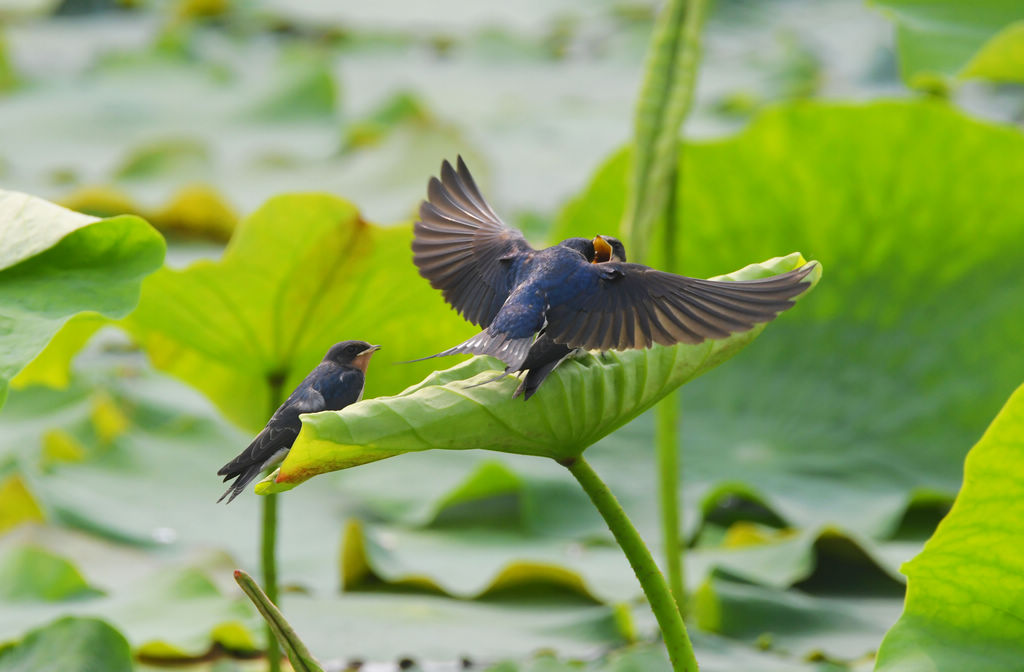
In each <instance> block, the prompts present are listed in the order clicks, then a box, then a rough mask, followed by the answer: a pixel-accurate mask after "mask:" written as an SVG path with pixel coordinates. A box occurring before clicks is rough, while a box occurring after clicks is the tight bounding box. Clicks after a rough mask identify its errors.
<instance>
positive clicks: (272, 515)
mask: <svg viewBox="0 0 1024 672" xmlns="http://www.w3.org/2000/svg"><path fill="white" fill-rule="evenodd" d="M261 541H262V556H261V559H262V562H263V587H264V589H265V591H266V593H267V598H268V599H269V600H270V601H271V602H272V603H274V604H277V553H276V550H277V548H276V547H277V495H267V496H266V497H264V498H263V534H262V539H261ZM267 662H268V663H269V665H268V666H267V669H268V670H270V672H281V649H280V648H279V647H278V644H277V637H276V636H275V634H274V629H273V627H271V625H270V624H269V623H268V624H267Z"/></svg>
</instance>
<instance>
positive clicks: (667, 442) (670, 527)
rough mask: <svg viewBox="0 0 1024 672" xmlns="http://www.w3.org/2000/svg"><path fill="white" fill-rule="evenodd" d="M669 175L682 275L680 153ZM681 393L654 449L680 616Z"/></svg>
mask: <svg viewBox="0 0 1024 672" xmlns="http://www.w3.org/2000/svg"><path fill="white" fill-rule="evenodd" d="M675 158H676V160H675V162H674V163H673V164H672V170H671V171H670V172H669V179H670V182H669V185H670V186H669V192H668V201H666V202H665V227H664V228H663V229H662V248H663V251H664V252H663V254H664V264H665V265H664V268H665V270H666V271H670V272H672V273H676V272H678V270H679V269H678V267H677V265H678V255H677V254H676V233H677V230H678V222H679V207H678V205H679V204H678V199H677V196H676V194H677V186H678V184H677V183H678V181H679V172H680V171H679V153H678V152H676V154H675ZM679 398H680V394H679V391H678V390H676V391H674V392H672V393H671V394H669V395H668V396H667V397H665V398H664V399H662V400H661V401H660V402H658V408H657V410H656V411H655V413H656V414H657V424H656V425H655V430H654V445H655V449H656V452H657V455H658V504H659V506H660V508H661V533H662V543H663V545H664V548H665V568H666V569H667V570H668V585H669V586H671V588H672V595H673V597H675V598H676V604H677V605H678V607H679V612H680V613H682V614H685V613H686V575H685V574H684V566H683V544H682V543H681V540H680V535H679V518H680V511H679V508H680V506H682V504H681V503H680V501H679V452H680V451H679V415H680V413H679Z"/></svg>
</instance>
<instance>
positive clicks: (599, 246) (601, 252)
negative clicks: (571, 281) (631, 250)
mask: <svg viewBox="0 0 1024 672" xmlns="http://www.w3.org/2000/svg"><path fill="white" fill-rule="evenodd" d="M591 244H592V245H593V246H594V256H593V258H592V259H591V261H592V262H593V263H595V264H600V263H604V262H606V261H625V260H626V247H625V245H623V244H622V241H620V240H619V239H618V238H612V237H611V236H594V240H592V241H591Z"/></svg>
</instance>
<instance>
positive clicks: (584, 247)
mask: <svg viewBox="0 0 1024 672" xmlns="http://www.w3.org/2000/svg"><path fill="white" fill-rule="evenodd" d="M558 246H559V247H568V248H569V249H570V250H576V251H577V252H579V253H580V254H582V255H583V258H584V259H586V260H587V261H593V260H594V243H592V242H591V241H590V239H588V238H566V239H565V240H563V241H562V242H560V243H559V244H558Z"/></svg>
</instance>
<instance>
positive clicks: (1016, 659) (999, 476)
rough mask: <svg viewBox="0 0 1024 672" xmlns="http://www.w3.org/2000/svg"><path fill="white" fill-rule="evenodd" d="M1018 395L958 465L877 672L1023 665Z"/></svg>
mask: <svg viewBox="0 0 1024 672" xmlns="http://www.w3.org/2000/svg"><path fill="white" fill-rule="evenodd" d="M1022 536H1024V386H1022V387H1020V388H1018V389H1017V391H1016V392H1014V393H1013V395H1012V396H1010V398H1009V400H1008V401H1007V402H1006V405H1005V406H1004V407H1003V409H1002V410H1001V411H1000V412H999V414H998V415H997V416H996V417H995V420H993V421H992V424H991V425H990V426H989V428H988V430H987V431H986V432H985V434H984V435H983V436H982V437H981V440H980V441H978V443H977V445H975V446H974V447H973V448H972V449H971V451H970V453H968V455H967V461H966V462H965V464H964V484H963V488H962V489H961V490H960V494H959V495H957V498H956V502H955V503H954V504H953V509H952V511H950V513H949V515H948V516H947V517H946V518H945V520H943V521H942V523H940V524H939V527H938V529H937V530H936V531H935V534H934V536H932V538H931V539H930V540H929V541H928V543H926V544H925V547H924V550H923V551H922V552H921V554H920V555H918V556H917V557H916V558H914V559H913V560H911V561H910V562H908V563H907V564H905V565H904V566H903V572H904V573H905V574H906V575H907V600H906V606H905V607H904V610H903V616H902V617H900V620H899V622H897V623H896V625H895V626H893V628H892V630H890V631H889V633H888V634H887V635H886V636H885V639H884V640H883V642H882V647H881V650H880V651H879V653H878V664H877V665H876V667H875V669H876V670H879V671H881V672H885V671H892V672H896V671H897V670H898V671H899V672H960V671H962V670H972V672H1002V671H1004V670H1015V669H1018V668H1019V667H1020V663H1021V661H1022V660H1024V600H1022V599H1021V595H1022V594H1024V578H1022V577H1024V553H1021V538H1022Z"/></svg>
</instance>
